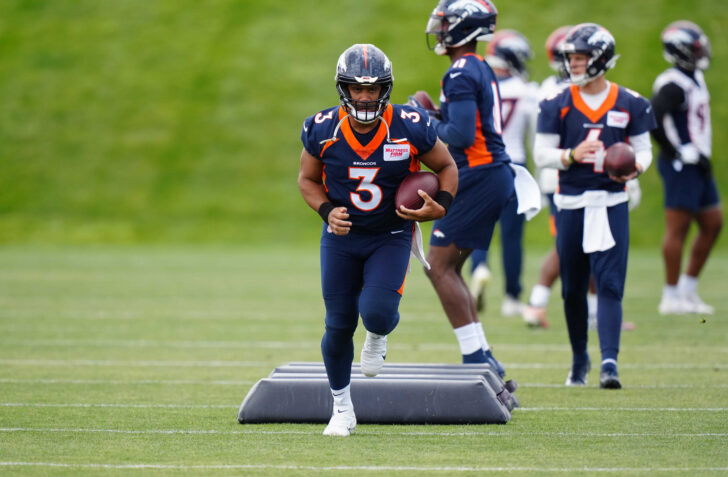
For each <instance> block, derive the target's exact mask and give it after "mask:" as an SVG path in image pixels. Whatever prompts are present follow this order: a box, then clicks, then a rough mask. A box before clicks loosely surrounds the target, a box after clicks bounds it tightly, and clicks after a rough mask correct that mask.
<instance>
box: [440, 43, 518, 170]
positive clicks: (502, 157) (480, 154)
mask: <svg viewBox="0 0 728 477" xmlns="http://www.w3.org/2000/svg"><path fill="white" fill-rule="evenodd" d="M441 86H442V91H441V93H440V107H441V112H442V120H443V122H449V121H450V118H449V117H448V102H450V101H463V100H472V101H475V103H476V104H477V107H478V111H477V116H476V118H475V121H476V124H475V142H473V144H472V145H471V146H470V147H468V148H467V149H462V148H458V147H453V146H451V145H450V146H448V148H449V150H450V154H451V155H452V157H453V159H455V163H456V164H457V166H458V169H462V168H471V167H477V166H483V165H490V164H495V163H499V162H509V161H510V159H509V158H508V154H506V146H505V144H504V143H503V137H502V135H501V134H502V132H503V129H502V126H501V103H500V91H499V89H498V80H497V79H496V77H495V74H494V73H493V70H492V69H491V68H490V66H489V65H488V63H486V62H485V60H484V59H483V57H481V56H478V55H476V54H475V53H468V54H466V55H464V56H462V57H460V58H458V59H457V60H455V61H454V62H453V63H452V64H451V65H450V68H449V69H448V70H447V72H446V73H445V76H443V77H442V85H441Z"/></svg>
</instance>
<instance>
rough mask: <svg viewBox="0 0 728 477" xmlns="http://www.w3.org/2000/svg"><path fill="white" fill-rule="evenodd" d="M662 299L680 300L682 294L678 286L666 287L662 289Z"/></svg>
mask: <svg viewBox="0 0 728 477" xmlns="http://www.w3.org/2000/svg"><path fill="white" fill-rule="evenodd" d="M662 297H663V298H667V299H668V300H678V299H679V298H680V292H679V291H678V289H677V285H665V286H664V287H662Z"/></svg>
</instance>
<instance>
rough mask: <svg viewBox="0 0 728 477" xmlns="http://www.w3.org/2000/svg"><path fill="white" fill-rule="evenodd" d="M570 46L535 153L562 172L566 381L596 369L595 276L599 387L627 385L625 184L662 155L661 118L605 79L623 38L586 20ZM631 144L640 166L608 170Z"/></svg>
mask: <svg viewBox="0 0 728 477" xmlns="http://www.w3.org/2000/svg"><path fill="white" fill-rule="evenodd" d="M562 52H563V53H564V55H565V66H566V69H567V71H568V73H569V78H570V81H571V86H570V87H568V88H565V89H564V90H562V91H561V92H560V93H557V94H556V95H555V96H552V97H550V98H547V99H545V100H543V101H542V102H541V104H540V111H539V116H538V133H537V135H536V141H535V145H534V151H535V160H536V163H537V164H538V165H540V166H541V167H553V168H556V169H559V188H558V191H557V192H556V193H555V194H554V203H555V204H556V206H557V207H558V209H559V210H558V213H557V214H556V229H557V231H558V232H557V234H556V249H557V252H558V256H559V268H560V272H561V280H562V297H563V300H564V314H565V316H566V325H567V329H568V334H569V341H570V343H571V350H572V354H573V357H572V365H571V370H570V371H569V374H568V377H567V378H566V385H567V386H584V385H586V383H587V374H588V372H589V370H590V368H591V361H590V358H589V354H588V353H587V339H588V330H587V326H588V325H587V321H588V318H587V317H588V313H587V299H586V295H587V289H588V286H589V276H590V275H593V276H594V282H595V285H596V289H597V296H598V303H597V331H598V334H599V344H600V348H601V354H602V360H601V371H600V375H599V385H600V387H602V388H607V389H618V388H621V387H622V384H621V382H620V380H619V374H618V372H617V356H618V354H619V342H620V334H621V325H622V297H623V295H624V281H625V278H626V274H627V256H628V252H629V215H628V206H627V201H628V195H627V192H626V191H625V182H626V181H627V180H630V179H632V178H634V177H636V176H637V175H638V174H640V173H642V172H644V171H645V170H646V169H647V167H648V166H649V165H650V163H651V162H652V145H651V143H650V135H649V131H650V130H652V129H654V128H655V118H654V115H653V113H652V107H651V105H650V103H649V102H648V101H647V100H646V99H644V98H642V97H641V96H640V95H639V94H637V93H635V92H634V91H631V90H629V89H627V88H624V87H621V86H619V85H617V84H614V83H611V82H609V81H607V79H606V78H605V76H604V74H605V73H606V72H607V70H609V69H611V68H613V67H614V65H615V63H616V61H617V58H618V55H615V41H614V37H613V36H612V34H611V33H609V31H607V30H606V29H605V28H604V27H602V26H600V25H597V24H595V23H582V24H579V25H576V26H575V27H573V28H572V29H571V30H569V33H568V34H567V36H566V38H565V39H564V42H563V44H562ZM627 141H628V142H629V143H630V144H631V145H632V146H633V148H634V151H635V155H636V164H637V165H636V170H635V171H634V172H633V173H631V174H629V175H626V176H622V177H614V176H609V175H607V173H606V172H605V170H604V151H605V149H606V148H608V147H609V146H611V145H612V144H614V143H616V142H627Z"/></svg>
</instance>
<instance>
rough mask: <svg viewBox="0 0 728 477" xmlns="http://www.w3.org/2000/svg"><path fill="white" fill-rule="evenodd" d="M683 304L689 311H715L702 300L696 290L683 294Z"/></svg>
mask: <svg viewBox="0 0 728 477" xmlns="http://www.w3.org/2000/svg"><path fill="white" fill-rule="evenodd" d="M682 306H683V309H684V310H685V312H687V313H697V314H699V315H712V314H713V313H714V312H715V309H714V308H713V307H712V306H710V305H708V304H707V303H705V302H704V301H703V300H701V299H700V297H699V296H698V294H697V293H695V292H693V293H686V294H683V295H682Z"/></svg>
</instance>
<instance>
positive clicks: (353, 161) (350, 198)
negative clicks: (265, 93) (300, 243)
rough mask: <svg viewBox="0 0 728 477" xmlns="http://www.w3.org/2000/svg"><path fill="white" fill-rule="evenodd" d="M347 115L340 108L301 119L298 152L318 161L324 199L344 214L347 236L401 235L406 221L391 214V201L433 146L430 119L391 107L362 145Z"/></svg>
mask: <svg viewBox="0 0 728 477" xmlns="http://www.w3.org/2000/svg"><path fill="white" fill-rule="evenodd" d="M346 114H347V113H346V110H345V109H344V108H343V107H341V106H337V107H334V108H329V109H326V110H324V111H321V112H319V113H318V114H316V115H314V116H310V117H308V118H306V120H305V121H304V123H303V130H302V131H301V140H302V141H303V147H304V148H305V149H306V151H308V153H309V154H311V155H312V156H314V157H316V158H317V159H319V160H321V161H323V166H324V172H323V178H322V179H323V183H324V188H325V190H326V195H327V196H328V198H329V200H330V201H331V203H332V204H334V206H336V207H340V206H343V207H346V208H347V211H348V213H349V215H350V218H349V220H350V221H351V222H352V231H355V232H359V233H381V232H386V231H393V230H402V229H403V228H404V227H405V226H406V225H407V223H408V221H406V220H403V219H401V218H400V217H399V216H397V214H396V213H395V205H394V196H395V194H396V192H397V187H398V186H399V184H400V183H401V182H402V180H403V179H404V178H405V177H406V176H407V175H409V174H410V173H411V172H415V171H418V170H420V162H419V160H418V157H419V156H420V155H421V154H424V153H426V152H429V151H430V150H431V149H432V148H433V147H434V146H435V143H436V141H437V133H436V132H435V129H434V128H433V127H432V126H431V124H430V118H429V116H427V113H425V112H424V111H422V110H421V109H415V108H413V107H410V106H403V105H393V104H390V105H388V106H387V109H386V111H385V112H384V114H383V115H382V119H383V120H384V122H386V125H385V124H384V123H383V122H382V121H379V122H378V123H377V126H376V127H375V132H374V135H373V137H372V139H371V141H370V142H369V143H368V144H365V145H362V144H360V143H359V140H358V139H357V137H356V135H355V133H354V130H353V129H352V127H351V125H350V124H349V120H348V118H347V119H346V120H344V118H345V117H346ZM342 120H343V121H342ZM337 126H338V130H337ZM387 127H388V128H389V129H388V128H387Z"/></svg>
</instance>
